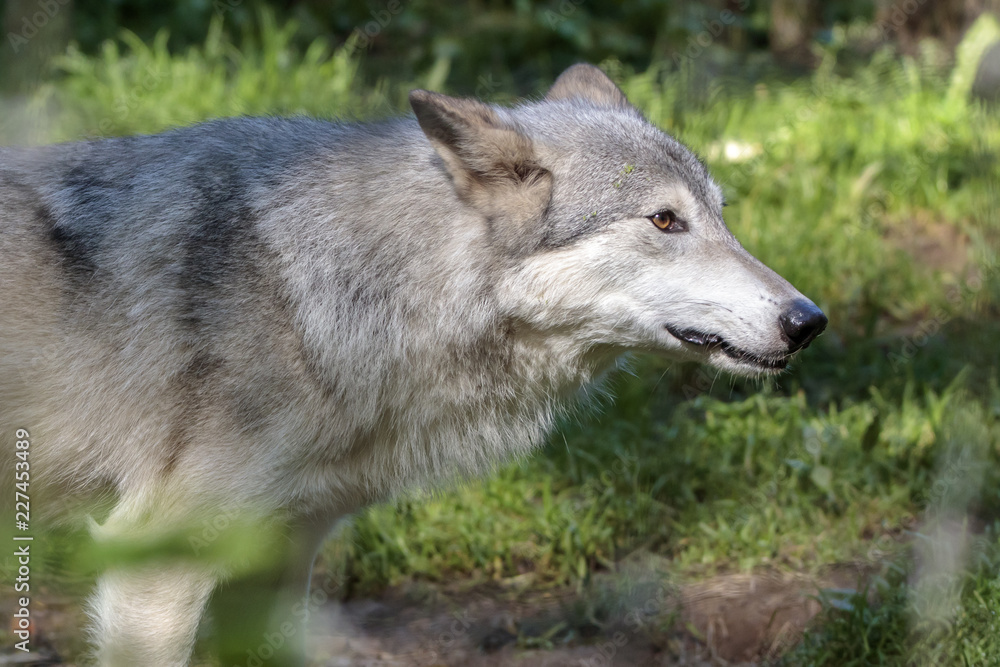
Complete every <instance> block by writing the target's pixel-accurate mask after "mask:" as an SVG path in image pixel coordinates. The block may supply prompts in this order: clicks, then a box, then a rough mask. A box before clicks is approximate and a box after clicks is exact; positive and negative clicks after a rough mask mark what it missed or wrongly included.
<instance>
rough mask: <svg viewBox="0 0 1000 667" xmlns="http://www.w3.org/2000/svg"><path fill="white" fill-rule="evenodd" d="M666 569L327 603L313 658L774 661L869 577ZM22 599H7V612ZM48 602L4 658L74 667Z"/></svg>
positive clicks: (360, 664) (69, 641)
mask: <svg viewBox="0 0 1000 667" xmlns="http://www.w3.org/2000/svg"><path fill="white" fill-rule="evenodd" d="M657 572H662V570H656V569H652V568H650V567H649V566H648V564H646V565H644V566H643V567H640V568H635V567H633V568H631V569H630V568H627V567H626V568H623V571H621V572H618V573H615V574H614V575H610V574H609V575H604V576H600V577H595V579H594V580H593V581H591V582H590V585H589V586H588V587H587V588H586V590H585V591H583V592H579V591H576V590H566V589H551V590H538V589H537V588H536V587H532V585H531V584H532V582H531V581H530V580H518V579H519V578H514V580H510V581H502V582H491V583H489V584H480V585H477V586H474V587H472V588H471V589H470V588H469V587H468V586H467V585H466V584H463V583H462V582H455V583H454V584H450V585H434V586H430V585H419V584H411V585H409V586H406V587H401V588H396V589H391V590H388V591H386V592H385V593H384V594H383V595H381V596H379V597H377V598H366V599H353V600H348V601H346V602H337V601H327V602H325V603H324V604H323V605H322V606H320V607H319V608H318V610H317V611H316V612H315V613H314V615H313V618H312V620H311V623H310V625H311V626H312V627H311V639H310V654H311V656H312V658H313V661H312V662H311V665H313V667H397V666H398V667H500V666H507V665H512V666H516V667H570V666H573V667H577V666H584V667H609V666H612V665H618V666H623V667H624V666H628V667H646V666H649V667H652V666H660V665H684V666H703V665H704V666H707V665H734V664H735V665H765V664H768V663H769V662H771V660H772V659H774V658H776V657H778V656H779V655H781V654H782V653H784V652H785V651H786V650H787V649H788V648H789V647H791V646H793V645H794V644H795V642H797V641H798V639H799V637H800V636H801V633H802V631H803V629H804V628H805V627H806V625H807V624H808V622H809V621H810V620H811V619H812V618H813V616H815V614H816V613H817V612H818V611H819V604H818V603H817V602H816V600H815V598H814V596H815V595H816V593H817V591H818V590H819V588H855V587H856V586H857V585H858V583H859V580H860V578H861V573H860V572H859V571H858V570H857V569H855V568H853V567H848V566H844V567H837V568H831V569H830V570H828V571H827V572H826V573H825V574H824V575H822V576H820V577H805V576H799V575H792V574H777V573H763V574H753V575H750V574H728V575H721V576H715V577H712V578H709V579H706V580H704V581H698V582H693V583H686V584H680V585H666V584H664V583H663V581H664V578H663V576H662V574H657ZM12 602H13V601H12V600H4V601H3V602H2V604H0V614H2V616H3V617H4V618H5V619H9V618H10V614H11V612H12V610H13V604H12ZM38 603H39V604H38V605H37V607H36V613H35V617H34V623H35V625H34V637H35V641H34V642H33V645H34V646H36V647H37V648H38V649H39V650H38V651H37V652H33V653H32V654H31V655H26V654H23V653H19V652H17V651H13V650H10V647H11V646H12V644H13V641H12V640H11V639H10V637H9V636H7V637H5V638H4V639H5V642H4V645H3V647H4V648H3V650H2V651H0V665H74V664H75V663H74V662H72V659H71V658H70V657H69V656H72V655H77V654H78V652H79V651H80V650H81V649H82V644H81V640H80V637H81V632H80V628H81V617H80V613H79V606H80V605H79V604H78V602H76V601H73V600H71V599H69V598H67V597H65V596H60V595H58V594H54V593H51V592H49V593H47V594H46V595H43V596H42V598H41V599H39V600H38ZM5 626H6V624H5ZM4 629H5V630H6V627H5V628H4ZM3 634H5V635H6V634H7V633H3Z"/></svg>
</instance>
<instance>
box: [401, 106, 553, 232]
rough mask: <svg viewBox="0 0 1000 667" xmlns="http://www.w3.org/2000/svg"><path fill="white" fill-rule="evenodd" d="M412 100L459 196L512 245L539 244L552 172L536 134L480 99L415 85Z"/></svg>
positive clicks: (425, 131)
mask: <svg viewBox="0 0 1000 667" xmlns="http://www.w3.org/2000/svg"><path fill="white" fill-rule="evenodd" d="M410 106H412V107H413V112H414V113H415V114H416V115H417V121H418V122H419V123H420V127H421V129H422V130H423V131H424V134H426V135H427V138H428V139H430V141H431V145H433V146H434V150H435V151H437V154H438V155H439V156H440V157H441V159H442V160H443V161H444V164H445V167H446V168H447V169H448V172H449V173H450V174H451V177H452V180H453V181H454V184H455V191H456V192H457V193H458V196H459V197H460V198H461V199H462V200H463V201H465V202H466V203H467V204H469V205H471V206H472V207H474V208H476V209H477V210H479V211H480V212H481V213H483V214H484V215H485V216H486V217H487V218H489V219H490V221H491V225H492V230H493V233H494V234H495V235H496V236H498V237H499V240H500V241H501V242H503V243H504V245H506V246H507V247H508V249H510V250H511V251H517V250H519V249H521V250H526V251H527V250H530V249H532V248H533V247H534V246H535V245H537V243H536V241H537V240H538V239H539V238H540V236H541V233H542V229H541V225H538V224H537V222H538V221H539V220H540V219H541V217H542V215H543V214H544V213H545V209H546V208H547V207H548V205H549V200H550V198H551V196H552V174H551V173H550V172H549V171H548V170H547V169H545V168H543V167H542V166H541V165H539V164H538V161H537V158H536V156H535V150H534V146H533V145H532V142H531V139H529V138H528V137H527V136H525V135H524V134H523V133H522V132H521V131H519V130H518V128H517V127H516V126H514V125H513V124H512V123H509V122H507V121H505V120H504V119H503V118H501V117H500V114H498V113H497V112H496V111H495V110H494V109H493V108H491V107H489V106H488V105H486V104H483V103H482V102H478V101H476V100H467V99H457V98H454V97H448V96H447V95H441V94H439V93H431V92H428V91H426V90H414V91H412V92H410ZM532 223H536V224H532Z"/></svg>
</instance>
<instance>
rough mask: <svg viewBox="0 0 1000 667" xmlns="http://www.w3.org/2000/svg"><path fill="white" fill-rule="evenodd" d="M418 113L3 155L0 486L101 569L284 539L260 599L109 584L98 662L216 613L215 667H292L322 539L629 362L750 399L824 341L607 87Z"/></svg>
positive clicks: (701, 179) (516, 449)
mask: <svg viewBox="0 0 1000 667" xmlns="http://www.w3.org/2000/svg"><path fill="white" fill-rule="evenodd" d="M409 101H410V104H411V106H412V109H413V116H409V117H404V118H397V119H392V120H388V121H382V122H376V123H367V124H366V123H337V122H328V121H321V120H313V119H306V118H285V119H281V118H234V119H224V120H216V121H211V122H207V123H204V124H200V125H196V126H192V127H187V128H182V129H177V130H172V131H168V132H165V133H163V134H159V135H154V136H132V137H122V138H114V139H104V140H95V141H87V142H80V143H70V144H63V145H55V146H46V147H40V148H30V149H25V148H7V149H3V150H2V151H0V284H2V290H3V307H2V308H0V428H2V432H3V438H4V443H5V444H4V446H3V450H4V455H5V456H6V457H7V458H6V459H5V460H4V470H5V471H11V470H13V469H14V461H13V459H12V458H11V457H10V453H11V452H13V451H14V449H15V447H14V444H13V440H12V439H13V438H14V437H15V435H14V434H15V432H19V431H18V429H23V430H24V433H30V442H31V450H30V470H31V474H32V477H31V484H32V486H31V491H32V494H33V495H32V497H33V500H35V499H36V498H39V499H38V500H36V501H35V502H34V503H33V506H34V507H35V508H36V511H48V512H49V513H50V514H51V515H52V517H53V518H52V519H51V520H52V521H61V520H64V519H63V518H60V517H69V518H68V519H65V520H74V521H75V520H81V521H84V520H85V521H88V522H89V530H90V532H91V533H92V534H93V539H94V540H95V541H96V542H97V543H100V544H109V545H112V546H114V545H120V544H130V543H135V542H136V541H142V540H147V543H151V544H158V542H156V540H158V539H160V538H162V537H163V536H165V535H178V534H179V535H192V534H195V533H192V530H195V529H192V526H194V527H197V526H202V525H206V522H208V525H219V522H218V521H217V519H218V517H219V516H220V513H221V516H223V517H225V521H223V522H222V523H224V524H231V525H233V526H240V527H241V530H257V531H258V533H259V534H260V535H264V534H265V533H269V534H270V533H273V534H275V535H278V536H279V537H278V539H276V540H274V541H273V543H274V544H275V545H276V546H275V548H274V549H272V550H271V551H270V552H269V554H270V556H269V557H268V558H267V559H266V564H265V565H260V566H259V567H256V568H250V570H252V571H250V570H248V568H247V567H246V566H245V565H246V564H245V563H241V562H240V560H239V559H238V558H234V557H232V558H224V557H219V558H198V557H195V556H194V555H192V554H191V553H181V552H182V551H183V549H179V550H178V549H174V550H173V551H171V552H170V557H168V556H166V555H163V554H159V555H155V554H154V555H153V556H150V557H146V558H134V559H132V560H131V561H129V562H116V563H112V564H111V565H109V566H108V569H107V570H106V571H105V572H104V573H103V574H102V575H101V576H100V578H99V580H98V582H97V585H96V590H95V591H94V593H93V596H92V598H91V600H90V603H89V613H90V616H91V619H92V621H91V635H92V638H93V643H94V658H95V659H96V661H97V662H99V663H100V664H103V665H144V666H146V665H157V666H174V665H185V664H187V663H188V661H189V660H190V658H191V655H192V650H193V646H194V644H195V639H196V636H197V635H198V629H199V624H200V623H201V619H202V617H203V615H205V613H206V609H208V608H212V609H219V610H220V611H219V612H218V614H217V616H218V618H216V619H215V620H214V621H213V622H214V623H215V624H216V625H215V626H213V627H215V630H216V631H217V632H218V633H219V634H220V635H222V636H224V635H225V627H228V626H231V627H235V628H238V629H241V630H242V631H243V636H244V637H247V640H246V643H245V644H243V645H237V646H236V647H233V646H230V645H229V644H227V643H225V642H219V644H218V651H219V655H220V656H221V662H222V664H225V665H229V664H254V665H257V664H264V663H267V662H269V661H270V662H271V663H273V664H296V663H301V662H302V660H303V659H304V658H303V651H304V649H303V646H304V644H303V642H302V636H303V634H304V632H303V631H301V630H299V629H298V628H299V626H300V624H301V621H302V619H303V618H304V617H305V615H306V612H307V611H308V610H307V609H306V608H305V607H304V606H303V599H304V596H305V595H306V593H307V591H308V589H309V579H310V568H311V565H312V562H313V558H314V556H315V554H316V551H317V549H318V547H319V545H320V543H321V542H322V540H323V539H324V537H325V536H326V535H327V534H328V532H329V531H330V529H331V526H333V525H334V524H335V523H336V522H337V521H338V520H340V519H342V518H343V517H347V516H349V515H350V514H351V513H353V512H355V511H357V510H358V509H359V508H361V507H364V506H366V505H369V504H372V503H378V502H382V501H385V500H386V499H389V498H391V497H393V496H394V495H395V494H398V493H399V492H401V491H402V490H404V489H408V488H411V487H414V486H419V485H428V484H435V483H440V482H442V481H447V480H449V479H453V478H455V477H456V476H467V475H476V474H482V473H483V472H484V471H488V470H489V469H490V467H491V466H493V465H495V464H496V463H497V462H498V461H502V460H505V459H508V458H510V457H512V456H517V455H521V454H524V453H526V452H529V451H530V450H531V449H532V448H534V447H536V446H537V445H538V444H539V443H540V442H542V440H543V438H544V437H545V434H546V433H547V432H548V431H549V429H550V428H551V427H552V425H553V422H554V420H555V419H556V418H557V416H558V415H559V414H560V413H561V411H563V410H565V408H566V407H567V406H569V405H572V404H573V403H574V401H575V400H577V398H578V397H579V396H580V395H581V390H583V389H586V388H587V387H589V386H592V385H594V384H595V383H600V382H601V381H602V379H603V378H604V377H606V375H607V374H608V372H609V371H610V370H611V369H613V368H614V367H615V365H616V363H617V360H618V359H619V358H621V357H622V356H623V355H626V354H628V353H630V352H635V351H643V352H655V353H660V354H662V355H665V356H667V357H669V358H673V359H684V360H697V361H701V362H704V363H707V364H710V365H712V366H714V367H717V368H719V369H722V370H725V371H729V372H732V373H734V374H740V375H768V374H775V373H778V372H780V371H781V370H782V369H784V368H785V367H786V365H787V364H788V362H789V360H790V359H791V358H792V356H793V355H794V354H795V353H796V352H798V351H800V350H802V349H803V348H805V347H806V346H807V345H808V344H809V343H810V342H811V341H813V340H814V339H815V338H816V336H817V335H819V334H820V332H822V331H823V329H824V327H825V326H826V324H827V318H826V317H825V316H824V314H823V313H822V312H821V311H820V309H819V308H817V306H816V305H815V304H814V303H813V302H812V301H810V300H809V299H807V298H806V297H804V296H803V295H802V294H800V293H799V292H798V291H796V289H795V288H794V287H792V286H791V285H790V284H789V283H788V282H786V281H785V280H784V279H782V278H781V277H779V276H778V275H777V274H776V273H774V272H773V271H771V270H770V269H768V268H767V267H765V266H764V265H763V264H762V263H761V262H759V261H758V260H756V259H755V258H754V257H752V256H751V255H750V254H749V253H747V252H746V251H745V250H744V249H743V247H742V246H741V245H740V244H739V242H738V241H737V240H736V239H735V238H734V237H733V235H732V234H731V233H730V232H729V231H728V229H727V227H726V225H725V223H724V221H723V216H722V207H723V205H724V202H723V195H722V191H721V189H720V187H719V186H718V185H717V184H716V183H715V182H714V181H713V180H712V178H711V176H710V175H709V172H708V171H707V169H706V167H705V165H704V164H703V163H702V162H701V161H700V160H699V159H698V158H697V157H696V156H695V155H694V154H693V153H692V152H691V151H690V150H689V149H687V148H686V147H685V146H683V145H682V144H681V143H679V142H678V141H677V140H675V139H674V138H672V137H670V136H668V135H667V134H665V133H664V132H662V131H661V130H659V129H658V128H657V127H655V126H654V125H653V124H651V123H650V122H649V121H647V120H646V119H645V118H644V116H643V115H642V113H641V112H640V111H639V110H638V109H637V108H636V107H634V106H633V105H632V104H631V103H630V102H629V101H628V100H627V99H626V97H625V95H624V94H623V93H622V91H621V90H620V89H619V88H618V87H617V86H616V85H615V84H614V83H613V82H612V81H611V80H610V79H609V78H608V77H607V76H606V75H605V74H604V73H603V72H601V70H600V69H598V68H596V67H593V66H590V65H584V64H581V65H576V66H573V67H571V68H570V69H568V70H567V71H565V72H564V73H563V74H562V75H561V76H560V77H559V78H558V79H557V80H556V82H555V84H554V85H553V86H552V88H551V89H550V90H549V91H548V92H547V94H546V95H545V96H544V98H542V99H540V100H535V101H527V102H523V103H521V104H518V105H517V106H513V107H503V106H496V105H491V104H487V103H483V102H481V101H478V100H474V99H459V98H453V97H449V96H446V95H443V94H439V93H434V92H428V91H425V90H414V91H412V92H411V93H410V96H409ZM18 437H20V436H18ZM4 475H5V477H11V475H9V474H8V473H7V472H5V473H4ZM5 483H6V484H8V485H9V484H10V482H6V481H5ZM8 496H11V497H12V496H13V493H10V494H6V492H5V498H6V497H8ZM80 508H84V509H80ZM36 520H37V519H36ZM46 520H49V519H46ZM255 534H256V533H255ZM202 542H207V541H206V540H204V539H203V540H202ZM194 543H195V540H188V542H185V543H184V544H194ZM175 546H176V544H175ZM196 550H197V549H195V551H196ZM258 565H259V564H258ZM247 591H253V592H255V594H259V595H256V596H249V597H248V596H247V593H246V592H247ZM227 601H228V602H227ZM216 604H218V605H219V606H218V607H216V606H215V605H216ZM306 606H308V605H306ZM227 618H228V619H229V620H228V621H227V620H226V619H227ZM220 619H221V620H220ZM227 624H228V626H227ZM230 629H231V628H230ZM275 633H282V634H281V635H280V636H281V637H282V638H283V639H282V641H280V642H271V644H269V646H271V649H270V650H267V651H259V652H258V651H255V647H257V646H260V645H262V644H263V642H262V639H261V638H265V637H269V638H273V637H275V636H277V635H275ZM285 639H287V642H286V641H284V640H285ZM231 643H232V642H230V644H231ZM236 643H237V644H239V642H236ZM275 644H278V645H275Z"/></svg>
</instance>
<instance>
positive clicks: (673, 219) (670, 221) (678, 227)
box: [649, 208, 687, 232]
mask: <svg viewBox="0 0 1000 667" xmlns="http://www.w3.org/2000/svg"><path fill="white" fill-rule="evenodd" d="M649 219H650V220H652V221H653V224H654V225H656V226H657V227H658V228H659V229H662V230H663V231H665V232H686V231H687V223H686V222H684V221H683V220H681V219H680V218H678V217H677V214H676V213H674V212H673V211H671V210H670V209H669V208H668V209H664V210H662V211H660V212H658V213H656V214H654V215H651V216H649Z"/></svg>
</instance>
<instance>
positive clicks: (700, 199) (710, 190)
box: [410, 65, 827, 374]
mask: <svg viewBox="0 0 1000 667" xmlns="http://www.w3.org/2000/svg"><path fill="white" fill-rule="evenodd" d="M410 103H411V105H412V106H413V109H414V112H415V113H416V116H417V120H418V121H419V123H420V126H421V128H422V129H423V131H424V133H425V134H426V135H427V137H428V138H429V139H430V141H431V143H432V145H433V146H434V149H435V150H436V152H437V154H438V155H439V156H440V158H441V160H442V161H443V163H444V165H445V168H446V169H447V171H448V173H449V174H450V176H451V178H452V182H453V185H454V188H455V191H456V193H457V195H458V196H459V198H460V199H462V200H463V201H464V202H465V203H466V204H467V205H468V206H470V207H472V208H473V209H475V210H476V211H478V212H479V213H480V214H481V215H482V216H483V217H484V218H485V219H486V221H487V224H488V228H489V230H490V234H491V235H492V237H493V244H494V245H495V246H496V247H497V248H499V252H500V253H501V255H502V256H503V257H504V258H506V259H507V260H508V261H509V263H510V266H511V269H512V270H510V271H507V272H505V275H507V276H509V277H508V278H507V279H506V280H505V282H504V284H503V285H499V286H497V289H498V290H499V292H500V293H501V294H502V295H503V300H504V302H505V304H506V306H507V308H508V310H509V312H510V313H511V315H512V317H514V318H515V319H516V320H517V321H518V322H519V323H520V324H521V326H522V327H524V328H526V329H527V330H529V331H532V332H535V333H537V334H539V335H543V336H548V337H553V336H554V337H556V338H559V339H561V340H564V341H565V343H566V344H568V345H575V346H576V347H577V348H585V349H591V350H612V351H617V352H620V351H626V350H644V351H657V352H661V353H665V354H667V355H670V356H673V357H676V358H683V359H695V360H700V361H704V362H707V363H710V364H712V365H714V366H716V367H718V368H721V369H724V370H728V371H731V372H734V373H738V374H761V373H774V372H778V371H780V370H781V369H783V368H784V367H785V366H786V364H787V363H788V360H789V359H790V357H791V356H792V355H793V354H794V353H795V352H797V351H798V350H801V349H803V348H804V347H806V346H807V345H808V344H809V343H810V342H811V341H812V340H813V339H814V338H816V336H818V335H819V334H820V332H821V331H822V330H823V329H824V327H825V326H826V324H827V318H826V317H825V316H824V315H823V313H822V312H821V311H820V310H819V308H817V307H816V306H815V305H814V304H813V303H812V302H811V301H810V300H809V299H807V298H805V297H804V296H803V295H802V294H800V293H799V292H798V291H796V290H795V288H794V287H792V286H791V285H790V284H789V283H788V282H787V281H786V280H784V279H783V278H781V277H780V276H779V275H777V274H776V273H775V272H773V271H771V270H770V269H769V268H767V267H766V266H764V265H763V264H762V263H761V262H759V261H758V260H757V259H755V258H754V257H752V256H751V255H750V254H749V253H748V252H747V251H746V250H744V249H743V247H742V246H741V245H740V244H739V242H738V241H737V240H736V238H735V237H733V235H732V234H731V233H730V231H729V230H728V228H727V227H726V224H725V222H724V221H723V218H722V207H723V205H724V202H723V196H722V191H721V189H720V188H719V186H718V185H717V184H716V183H715V182H714V181H713V180H712V178H711V176H710V175H709V173H708V170H707V169H706V168H705V166H704V164H702V163H701V161H699V160H698V158H697V157H695V155H694V154H693V153H692V152H691V151H689V150H688V149H687V148H686V147H684V146H683V145H682V144H681V143H679V142H678V141H676V140H675V139H673V138H672V137H670V136H668V135H666V134H665V133H663V132H661V131H660V130H659V129H657V128H656V127H655V126H653V125H652V124H651V123H649V122H648V121H647V120H646V119H645V118H644V117H643V116H642V114H641V113H640V112H639V111H638V110H637V109H636V108H635V107H634V106H632V105H631V104H630V103H629V102H628V100H627V99H626V98H625V95H624V94H623V93H622V92H621V90H619V89H618V88H617V87H616V86H615V84H614V83H613V82H612V81H611V80H610V79H608V77H607V76H605V75H604V73H603V72H601V71H600V70H599V69H597V68H595V67H592V66H589V65H576V66H573V67H571V68H570V69H568V70H567V71H566V72H564V73H563V74H562V75H561V76H560V77H559V79H558V80H557V81H556V83H555V84H554V85H553V87H552V89H551V90H550V91H549V92H548V94H547V95H546V96H545V98H544V99H543V100H541V101H538V102H533V103H527V104H524V105H521V106H518V107H515V108H510V109H508V108H501V107H495V106H491V105H486V104H483V103H481V102H478V101H474V100H463V99H455V98H450V97H446V96H444V95H440V94H436V93H430V92H427V91H422V90H416V91H413V92H412V93H411V94H410Z"/></svg>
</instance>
